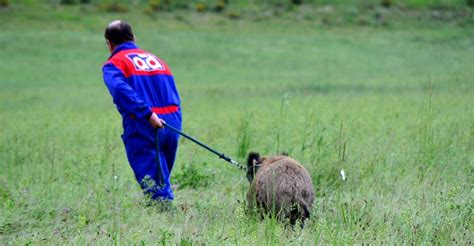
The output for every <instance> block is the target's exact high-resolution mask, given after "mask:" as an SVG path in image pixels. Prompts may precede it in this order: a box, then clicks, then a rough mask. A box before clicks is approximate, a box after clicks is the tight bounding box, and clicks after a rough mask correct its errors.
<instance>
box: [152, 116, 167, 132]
mask: <svg viewBox="0 0 474 246" xmlns="http://www.w3.org/2000/svg"><path fill="white" fill-rule="evenodd" d="M148 121H149V122H150V124H151V126H152V127H153V128H155V129H156V128H163V127H165V125H164V124H165V123H166V122H165V121H164V120H162V119H160V118H158V115H156V114H155V113H152V114H151V116H150V119H148Z"/></svg>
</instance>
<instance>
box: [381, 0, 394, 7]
mask: <svg viewBox="0 0 474 246" xmlns="http://www.w3.org/2000/svg"><path fill="white" fill-rule="evenodd" d="M380 5H382V6H384V7H385V8H390V7H392V5H393V1H392V0H381V1H380Z"/></svg>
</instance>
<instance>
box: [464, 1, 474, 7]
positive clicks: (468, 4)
mask: <svg viewBox="0 0 474 246" xmlns="http://www.w3.org/2000/svg"><path fill="white" fill-rule="evenodd" d="M466 4H467V6H469V7H471V8H474V0H466Z"/></svg>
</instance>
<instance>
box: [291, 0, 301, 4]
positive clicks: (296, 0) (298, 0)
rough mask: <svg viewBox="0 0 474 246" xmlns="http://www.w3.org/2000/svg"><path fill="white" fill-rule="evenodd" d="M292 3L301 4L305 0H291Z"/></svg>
mask: <svg viewBox="0 0 474 246" xmlns="http://www.w3.org/2000/svg"><path fill="white" fill-rule="evenodd" d="M291 3H292V4H295V5H301V4H302V3H303V0H291Z"/></svg>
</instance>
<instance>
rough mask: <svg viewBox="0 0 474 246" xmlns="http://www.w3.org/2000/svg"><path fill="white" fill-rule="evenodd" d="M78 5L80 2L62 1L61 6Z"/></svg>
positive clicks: (72, 0) (76, 0)
mask: <svg viewBox="0 0 474 246" xmlns="http://www.w3.org/2000/svg"><path fill="white" fill-rule="evenodd" d="M78 3H79V1H78V0H61V4H65V5H74V4H78Z"/></svg>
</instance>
